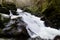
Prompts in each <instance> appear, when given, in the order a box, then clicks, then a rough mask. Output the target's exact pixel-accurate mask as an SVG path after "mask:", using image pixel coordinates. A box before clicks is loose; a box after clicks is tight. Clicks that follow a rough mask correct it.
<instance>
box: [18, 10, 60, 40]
mask: <svg viewBox="0 0 60 40" xmlns="http://www.w3.org/2000/svg"><path fill="white" fill-rule="evenodd" d="M19 11H20V12H19ZM17 12H18V13H19V16H21V17H22V20H23V21H24V22H25V23H26V24H27V26H26V29H27V31H28V33H29V35H30V37H32V38H35V37H37V36H40V37H41V38H42V39H53V38H54V37H55V36H56V35H60V30H57V29H53V28H50V27H46V26H45V25H44V21H42V20H40V19H41V18H39V17H36V16H34V15H31V14H30V13H27V12H23V11H22V10H20V9H17Z"/></svg>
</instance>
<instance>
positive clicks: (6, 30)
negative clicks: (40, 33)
mask: <svg viewBox="0 0 60 40" xmlns="http://www.w3.org/2000/svg"><path fill="white" fill-rule="evenodd" d="M7 20H8V19H7ZM0 23H1V24H2V25H4V26H3V28H2V26H1V25H0V37H1V38H14V39H16V40H19V39H21V40H27V39H28V38H29V37H30V36H29V34H28V33H27V30H26V25H27V24H26V23H25V22H23V21H22V20H21V17H17V18H15V19H9V21H7V22H6V21H5V19H4V20H3V21H2V20H1V22H0Z"/></svg>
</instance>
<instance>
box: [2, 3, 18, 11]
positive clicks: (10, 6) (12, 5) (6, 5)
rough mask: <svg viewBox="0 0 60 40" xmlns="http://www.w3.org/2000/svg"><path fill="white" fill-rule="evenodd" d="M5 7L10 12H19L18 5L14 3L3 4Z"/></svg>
mask: <svg viewBox="0 0 60 40" xmlns="http://www.w3.org/2000/svg"><path fill="white" fill-rule="evenodd" d="M2 6H3V7H6V8H7V9H9V10H15V11H16V10H17V8H16V5H15V4H14V3H10V2H6V3H2Z"/></svg>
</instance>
